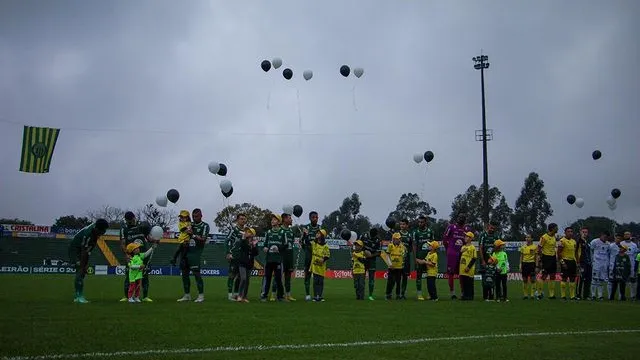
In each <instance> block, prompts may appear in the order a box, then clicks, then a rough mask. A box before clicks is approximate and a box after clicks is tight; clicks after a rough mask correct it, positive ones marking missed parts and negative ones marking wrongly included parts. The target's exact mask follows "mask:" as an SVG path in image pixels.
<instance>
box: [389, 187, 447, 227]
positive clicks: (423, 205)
mask: <svg viewBox="0 0 640 360" xmlns="http://www.w3.org/2000/svg"><path fill="white" fill-rule="evenodd" d="M436 214H437V211H436V209H434V208H432V207H431V205H429V203H428V202H426V201H424V200H422V199H420V196H419V195H418V194H414V193H407V194H402V195H401V196H400V200H398V204H397V205H396V209H395V210H394V211H392V212H390V213H389V216H390V217H393V218H394V219H396V220H397V221H400V220H401V219H407V220H409V223H410V224H412V225H415V223H416V222H417V221H418V217H419V216H420V215H424V216H427V217H428V216H430V215H436Z"/></svg>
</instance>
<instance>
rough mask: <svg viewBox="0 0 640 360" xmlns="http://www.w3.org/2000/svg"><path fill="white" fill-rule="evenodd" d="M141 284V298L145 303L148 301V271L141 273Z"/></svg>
mask: <svg viewBox="0 0 640 360" xmlns="http://www.w3.org/2000/svg"><path fill="white" fill-rule="evenodd" d="M141 281H142V283H141V287H142V298H143V299H146V300H147V301H148V300H150V299H149V271H148V270H147V269H146V268H145V270H144V272H143V273H142V280H141Z"/></svg>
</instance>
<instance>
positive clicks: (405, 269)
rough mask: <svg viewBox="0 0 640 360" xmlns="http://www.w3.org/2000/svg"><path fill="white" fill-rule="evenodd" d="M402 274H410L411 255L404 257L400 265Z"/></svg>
mask: <svg viewBox="0 0 640 360" xmlns="http://www.w3.org/2000/svg"><path fill="white" fill-rule="evenodd" d="M402 274H403V275H407V276H408V275H410V274H411V255H409V256H407V257H405V258H404V264H403V265H402Z"/></svg>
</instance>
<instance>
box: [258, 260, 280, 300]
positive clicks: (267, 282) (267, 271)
mask: <svg viewBox="0 0 640 360" xmlns="http://www.w3.org/2000/svg"><path fill="white" fill-rule="evenodd" d="M275 265H276V264H275V263H271V262H268V263H266V264H265V266H264V277H263V279H264V281H263V282H262V292H261V293H260V300H263V301H264V300H267V296H269V290H270V289H271V279H272V278H273V272H274V270H275Z"/></svg>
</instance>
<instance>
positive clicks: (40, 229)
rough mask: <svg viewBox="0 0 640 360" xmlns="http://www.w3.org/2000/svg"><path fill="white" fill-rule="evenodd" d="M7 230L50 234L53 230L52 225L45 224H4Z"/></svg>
mask: <svg viewBox="0 0 640 360" xmlns="http://www.w3.org/2000/svg"><path fill="white" fill-rule="evenodd" d="M2 227H3V228H4V229H5V231H12V232H27V233H29V232H31V233H34V232H35V233H43V234H48V233H50V232H51V226H45V225H17V224H2Z"/></svg>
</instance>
